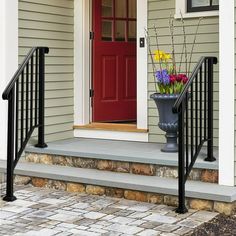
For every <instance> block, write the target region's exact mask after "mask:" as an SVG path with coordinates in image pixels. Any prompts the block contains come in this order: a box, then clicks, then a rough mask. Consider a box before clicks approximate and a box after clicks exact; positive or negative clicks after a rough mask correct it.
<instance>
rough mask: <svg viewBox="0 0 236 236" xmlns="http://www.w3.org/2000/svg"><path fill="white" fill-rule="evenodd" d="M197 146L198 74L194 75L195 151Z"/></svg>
mask: <svg viewBox="0 0 236 236" xmlns="http://www.w3.org/2000/svg"><path fill="white" fill-rule="evenodd" d="M197 148H198V74H197V75H196V77H195V152H197Z"/></svg>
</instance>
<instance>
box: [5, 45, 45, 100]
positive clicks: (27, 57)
mask: <svg viewBox="0 0 236 236" xmlns="http://www.w3.org/2000/svg"><path fill="white" fill-rule="evenodd" d="M37 49H44V52H45V53H49V48H48V47H33V48H32V49H31V50H30V51H29V53H28V54H27V56H26V58H25V59H24V61H23V62H22V64H21V65H20V66H19V68H18V70H17V71H16V73H15V74H14V75H13V77H12V79H11V80H10V82H9V83H8V85H7V87H6V89H5V90H4V92H3V94H2V98H3V100H8V99H9V94H10V92H11V90H12V88H13V87H14V84H15V83H16V81H17V79H18V78H19V76H20V75H21V73H22V72H23V70H24V68H25V66H26V65H27V63H28V62H29V61H30V59H31V57H32V55H33V54H34V52H35V51H36V50H37Z"/></svg>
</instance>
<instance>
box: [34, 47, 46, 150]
mask: <svg viewBox="0 0 236 236" xmlns="http://www.w3.org/2000/svg"><path fill="white" fill-rule="evenodd" d="M44 99H45V48H40V49H39V117H38V119H39V126H38V144H37V145H36V147H39V148H45V147H47V144H46V143H45V139H44V138H45V133H44V128H45V127H44Z"/></svg>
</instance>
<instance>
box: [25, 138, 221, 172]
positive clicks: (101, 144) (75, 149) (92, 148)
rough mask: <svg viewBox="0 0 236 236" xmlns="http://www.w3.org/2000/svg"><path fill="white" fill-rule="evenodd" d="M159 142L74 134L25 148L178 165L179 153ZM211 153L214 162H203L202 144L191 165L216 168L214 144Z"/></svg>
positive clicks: (95, 157)
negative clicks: (169, 149)
mask: <svg viewBox="0 0 236 236" xmlns="http://www.w3.org/2000/svg"><path fill="white" fill-rule="evenodd" d="M162 146H163V144H157V143H142V142H130V141H114V140H101V139H85V138H73V139H67V140H62V141H56V142H50V143H48V147H47V148H45V149H39V148H35V147H34V146H29V147H27V148H26V152H33V153H45V154H54V155H63V156H74V157H85V158H94V159H104V160H115V161H126V162H127V161H128V162H137V163H145V164H156V165H166V166H177V165H178V154H177V153H163V152H161V147H162ZM214 156H215V157H216V159H217V160H216V161H215V162H205V161H204V158H205V157H206V149H204V148H203V150H202V151H201V153H200V155H199V157H198V159H197V161H196V163H195V165H194V168H203V169H212V170H217V169H218V150H217V149H216V148H215V150H214Z"/></svg>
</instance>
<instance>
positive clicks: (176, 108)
mask: <svg viewBox="0 0 236 236" xmlns="http://www.w3.org/2000/svg"><path fill="white" fill-rule="evenodd" d="M206 60H212V62H213V64H217V58H216V57H201V58H200V60H199V62H198V63H197V65H196V66H195V68H194V70H193V72H192V74H191V76H190V78H189V80H188V82H187V83H186V85H185V87H184V89H183V90H182V92H181V93H180V95H179V97H178V99H177V100H176V102H175V104H174V106H173V108H172V111H173V112H174V113H178V112H179V111H180V109H179V108H180V105H181V104H182V102H183V101H184V99H185V97H186V94H187V93H188V89H189V87H190V86H191V84H192V83H193V81H194V79H195V77H196V75H197V73H198V71H199V69H200V67H201V66H202V64H203V63H204V62H205V61H206Z"/></svg>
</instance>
